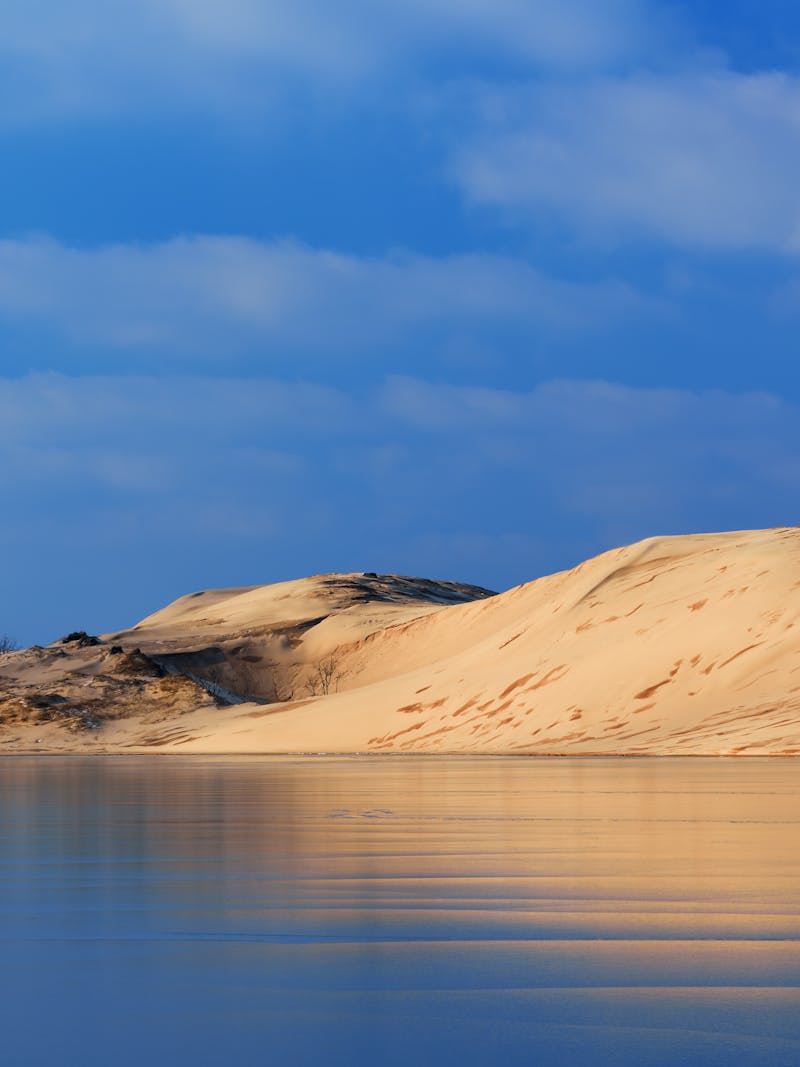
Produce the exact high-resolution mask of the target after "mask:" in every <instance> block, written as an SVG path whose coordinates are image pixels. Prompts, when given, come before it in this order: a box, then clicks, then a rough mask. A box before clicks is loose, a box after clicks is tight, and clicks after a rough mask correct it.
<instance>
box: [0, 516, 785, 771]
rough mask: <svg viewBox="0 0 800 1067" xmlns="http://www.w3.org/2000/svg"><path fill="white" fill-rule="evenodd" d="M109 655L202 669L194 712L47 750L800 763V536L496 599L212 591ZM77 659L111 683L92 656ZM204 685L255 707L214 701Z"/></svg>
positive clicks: (321, 587)
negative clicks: (324, 673)
mask: <svg viewBox="0 0 800 1067" xmlns="http://www.w3.org/2000/svg"><path fill="white" fill-rule="evenodd" d="M325 583H327V584H325ZM110 640H112V638H106V639H105V640H104V644H103V646H101V647H105V645H106V644H107V642H108V641H110ZM113 640H114V641H116V642H118V644H119V646H120V647H122V648H124V649H126V650H131V649H132V648H133V647H134V646H136V647H138V648H141V650H142V653H143V654H144V656H145V658H146V661H147V662H149V663H151V664H155V667H156V668H159V669H161V670H167V671H178V672H183V673H184V674H186V673H188V674H190V675H191V676H192V677H191V678H189V679H188V680H187V679H186V678H181V682H182V683H184V682H186V683H187V684H191V685H194V686H195V687H196V688H197V690H198V693H199V694H200V695H199V696H198V698H197V704H196V705H195V706H194V707H192V708H183V710H182V711H181V713H180V714H179V715H178V714H173V715H169V716H165V717H163V718H161V719H158V716H157V714H156V719H157V720H158V721H153V715H151V718H150V721H149V722H147V723H145V722H143V721H142V719H141V717H139V718H137V716H136V715H135V714H133V715H127V714H126V715H124V716H119V717H118V718H115V719H114V720H113V721H107V722H106V721H104V722H103V723H102V725H101V727H100V728H97V729H94V730H92V731H91V736H87V731H85V730H80V729H75V730H71V731H65V730H63V729H62V730H60V731H59V730H57V729H56V727H54V726H53V725H52V724H46V725H47V729H46V733H47V741H46V743H48V744H49V745H50V746H55V747H59V748H60V747H74V748H81V747H82V748H92V749H122V748H125V749H126V750H128V751H131V750H137V749H139V748H147V749H148V750H150V751H153V750H154V749H160V750H170V751H185V752H191V751H194V752H381V753H387V752H393V753H404V752H412V753H413V752H440V753H448V752H450V753H458V752H463V753H478V752H485V753H497V754H499V753H514V754H532V755H560V754H570V755H580V754H585V755H600V754H615V755H618V754H627V755H658V754H662V755H666V754H669V755H684V754H685V755H716V754H723V755H760V754H763V755H767V754H783V755H789V754H800V529H797V528H782V529H775V530H763V531H745V532H734V533H724V534H700V535H690V536H684V537H658V538H651V539H649V540H646V541H642V542H640V543H638V544H635V545H630V546H627V547H624V548H620V549H616V550H614V551H611V552H606V553H604V554H603V555H601V556H597V557H596V558H594V559H590V560H588V561H586V562H585V563H582V564H581V565H580V566H578V567H576V568H574V569H573V570H570V571H565V572H562V573H560V574H556V575H551V576H548V577H545V578H541V579H538V580H536V581H533V582H529V583H527V584H525V585H522V586H518V587H516V588H514V589H511V590H509V591H508V592H506V593H501V594H497V595H491V594H490V593H489V592H488V591H487V590H480V589H478V588H476V587H468V586H457V585H453V584H449V583H431V582H424V581H423V580H421V579H401V578H398V577H396V576H377V575H346V576H321V577H318V578H316V579H305V580H303V581H301V582H298V583H284V584H283V585H280V586H262V587H253V588H252V589H247V590H233V591H231V590H217V591H214V592H211V593H204V594H195V595H194V596H192V597H184V598H182V599H181V600H179V601H176V602H175V604H173V605H170V606H169V607H167V608H166V609H164V610H163V611H161V612H157V613H156V614H155V615H153V616H150V617H149V618H148V619H146V620H144V621H143V622H142V623H140V624H139V625H138V626H137V627H135V628H134V629H133V630H131V631H126V632H124V633H122V634H117V635H114V636H113ZM82 654H83V656H84V658H85V659H86V660H87V663H88V661H89V660H90V659H91V658H92V657H93V662H94V663H95V668H94V669H95V670H96V674H95V676H96V675H97V674H99V675H102V674H103V671H102V670H101V669H97V666H96V665H97V662H98V660H99V659H102V655H101V654H100V653H99V652H98V649H97V648H93V649H84V650H82ZM126 654H129V653H126ZM25 655H29V653H15V654H12V655H11V656H7V657H5V662H3V661H0V677H2V676H5V677H6V678H11V673H10V671H11V669H12V667H13V664H14V663H15V662H19V664H20V666H19V667H17V668H14V669H15V670H16V674H15V675H14V680H15V682H14V684H16V685H17V686H18V687H19V686H20V685H22V684H24V682H25V677H26V675H25V671H26V670H27V671H28V675H27V677H28V684H33V683H31V682H30V679H31V677H32V674H31V672H32V671H33V670H34V666H32V665H31V664H28V666H27V667H25V668H23V665H22V660H21V659H19V660H18V658H19V657H24V656H25ZM75 655H77V653H75ZM326 662H329V663H330V665H331V667H332V674H331V677H330V679H329V681H328V684H327V686H326V685H324V683H323V681H321V680H320V677H318V672H319V670H320V665H322V664H325V663H326ZM37 669H38V670H40V671H42V670H44V669H45V667H43V666H41V665H40V666H39V668H37ZM46 669H48V670H50V671H51V675H50V676H49V677H50V681H51V683H52V684H56V681H57V680H56V681H54V675H52V670H53V666H52V663H51V664H50V665H49V666H48V667H47V668H46ZM237 672H238V673H237ZM259 672H260V673H259ZM172 677H173V678H174V677H175V676H174V675H173V676H172ZM246 677H249V678H250V679H251V683H252V686H253V687H254V688H255V687H257V686H256V682H257V683H258V685H260V686H261V689H262V691H260V692H258V693H255V694H249V693H248V692H246V691H245V690H246V686H243V684H242V680H243V679H244V678H246ZM253 679H256V681H253ZM165 681H166V680H165V679H164V678H162V679H160V681H159V684H162V685H163V684H165ZM201 681H202V682H204V683H205V688H203V686H202V685H201V684H200V682H201ZM209 683H213V684H216V685H218V686H219V687H220V693H221V694H222V698H224V697H225V696H226V694H227V696H228V697H230V699H242V697H247V696H249V695H256V696H257V698H258V702H252V701H251V702H245V703H241V704H238V705H228V706H220V703H219V699H218V700H217V701H214V700H212V697H214V696H215V694H214V691H213V684H212V685H211V686H210V687H209ZM38 684H39V687H40V688H41V687H42V685H43V684H44V683H43V682H41V681H40V682H39V683H38ZM48 684H50V683H48ZM172 684H176V683H175V682H173V683H172ZM270 687H271V688H270ZM282 687H284V688H285V691H282ZM209 688H210V690H211V691H209ZM217 696H218V697H219V694H217ZM173 699H174V694H173ZM189 703H190V704H191V700H190V701H189ZM156 704H157V701H156ZM0 711H2V705H1V704H0ZM33 729H34V727H31V726H30V725H29V724H25V723H23V722H19V723H18V724H17V725H15V726H14V727H13V729H12V732H14V731H15V733H14V739H12V738H11V737H9V736H7V737H5V738H2V741H3V748H4V749H5V750H6V751H7V750H9V748H12V749H13V748H17V747H31V736H30V735H31V731H32V730H33ZM38 729H40V730H41V729H42V727H41V726H39V727H38ZM4 733H6V734H9V727H8V726H6V728H5V730H4Z"/></svg>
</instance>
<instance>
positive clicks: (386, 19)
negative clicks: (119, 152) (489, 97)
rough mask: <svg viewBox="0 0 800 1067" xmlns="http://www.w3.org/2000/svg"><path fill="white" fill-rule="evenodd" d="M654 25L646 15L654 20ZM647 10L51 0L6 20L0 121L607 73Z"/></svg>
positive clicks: (258, 107) (581, 0) (627, 6)
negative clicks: (457, 79)
mask: <svg viewBox="0 0 800 1067" xmlns="http://www.w3.org/2000/svg"><path fill="white" fill-rule="evenodd" d="M648 15H649V16H650V17H649V18H648ZM652 18H653V13H652V5H651V4H649V3H647V2H646V0H605V3H603V4H602V5H600V4H597V3H596V2H594V0H560V2H559V3H558V4H553V3H550V2H548V0H496V2H495V3H493V4H492V5H487V4H485V3H480V2H478V0H425V2H423V0H379V2H376V0H340V2H338V3H336V4H331V3H328V2H325V0H117V2H115V3H108V2H104V0H73V2H72V3H70V4H69V5H65V4H63V3H59V2H57V0H42V2H40V3H20V2H11V3H6V4H4V5H3V6H2V10H0V86H2V88H3V90H4V91H3V95H2V99H3V101H4V103H3V105H2V106H0V120H4V121H6V122H12V123H13V122H17V123H18V122H24V121H28V120H30V119H36V118H51V117H81V116H85V115H89V116H93V115H119V114H134V115H135V114H142V113H151V112H152V111H153V110H154V109H155V108H157V109H158V111H159V113H160V114H162V115H163V114H164V113H165V112H175V111H181V110H185V109H186V108H187V107H188V108H198V107H199V108H201V109H202V110H205V111H208V110H211V111H217V112H220V113H223V114H230V113H231V112H233V113H237V112H241V111H242V110H245V111H253V110H255V111H257V112H258V111H263V110H271V109H272V107H273V105H274V103H275V101H276V99H280V100H282V101H284V102H285V99H286V94H287V92H289V93H290V92H291V91H292V90H294V91H295V92H296V91H297V89H298V87H302V88H303V89H304V90H310V91H311V92H316V91H317V90H319V89H324V90H326V91H330V90H331V88H335V87H337V86H339V87H347V86H352V85H354V84H363V81H364V79H365V78H366V79H369V80H371V81H372V82H376V81H377V82H381V81H386V80H387V79H388V80H390V81H391V80H392V79H393V77H394V74H395V73H396V72H397V71H398V70H403V71H405V76H406V77H408V75H409V73H411V74H413V73H414V72H422V71H424V70H425V68H426V67H427V66H429V65H430V64H434V65H435V64H437V63H441V62H444V63H445V65H446V67H447V69H448V70H449V71H450V72H451V73H459V72H460V73H462V74H463V73H467V72H469V71H470V70H473V69H474V68H475V67H476V65H477V66H478V67H480V65H481V62H482V61H486V60H489V61H494V62H496V61H497V60H498V59H500V60H506V61H509V60H511V61H513V60H518V61H520V62H523V63H526V64H529V65H530V64H534V65H539V66H542V67H544V68H548V69H553V68H568V69H585V68H595V69H596V68H597V67H604V66H606V65H608V64H609V63H616V62H619V61H621V60H625V59H629V58H630V57H631V56H632V55H635V54H637V53H638V52H639V51H640V49H641V48H642V47H643V43H644V42H646V41H648V40H652V38H653V36H654V35H653V32H652V29H651V23H652Z"/></svg>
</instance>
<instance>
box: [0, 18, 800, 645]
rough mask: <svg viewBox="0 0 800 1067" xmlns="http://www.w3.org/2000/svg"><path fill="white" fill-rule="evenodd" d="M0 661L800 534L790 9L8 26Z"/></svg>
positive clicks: (798, 281)
mask: <svg viewBox="0 0 800 1067" xmlns="http://www.w3.org/2000/svg"><path fill="white" fill-rule="evenodd" d="M0 159H2V165H1V166H0V508H2V521H1V522H0V551H2V566H0V633H3V632H6V633H8V634H9V635H11V636H12V637H14V638H15V639H16V640H18V641H19V642H21V643H24V644H30V643H33V642H39V643H45V642H48V641H51V640H53V639H55V638H57V637H58V636H60V635H61V634H63V633H65V632H67V631H70V630H74V629H86V630H88V631H90V632H105V631H111V630H115V629H118V628H121V627H122V626H126V625H131V624H133V623H134V622H135V621H137V620H138V619H139V618H141V617H143V616H145V615H147V614H149V613H150V612H152V611H154V610H156V609H157V608H159V607H160V606H162V605H163V604H165V603H167V602H168V601H170V600H172V599H173V598H175V597H177V596H180V595H182V594H184V593H188V592H192V591H195V590H198V589H205V588H211V587H221V586H240V585H253V584H259V583H262V582H270V581H279V580H285V579H289V578H295V577H300V576H304V575H307V574H313V573H320V572H329V571H362V570H373V571H379V572H399V573H404V574H413V575H423V576H427V577H433V578H443V579H454V580H463V581H469V582H475V583H478V584H481V585H485V586H488V587H490V588H494V589H504V588H508V587H510V586H512V585H516V584H519V583H521V582H524V581H528V580H530V579H533V578H536V577H538V576H540V575H542V574H546V573H550V572H552V571H555V570H560V569H563V568H565V567H570V566H573V565H574V564H576V563H578V562H580V560H582V559H584V558H586V557H588V556H591V555H594V554H596V553H598V552H601V551H604V550H606V549H608V548H612V547H615V546H617V545H620V544H625V543H629V542H631V541H635V540H637V539H640V538H643V537H650V536H654V535H659V534H675V533H686V532H702V531H714V530H724V529H744V528H760V527H769V526H782V525H794V524H796V523H797V522H798V517H797V516H798V508H797V502H798V499H800V495H799V492H798V491H800V418H799V417H798V416H800V360H798V344H797V338H798V336H800V333H799V331H800V7H799V6H798V5H797V4H796V2H795V0H728V2H727V3H726V4H724V5H722V4H720V3H719V2H718V0H694V2H689V0H686V2H682V3H681V2H666V0H558V3H555V2H553V0H494V2H493V3H491V4H488V3H486V2H485V0H424V2H423V0H338V2H337V3H336V4H331V3H330V2H329V0H114V2H110V0H73V2H72V3H71V4H69V5H66V4H63V3H61V2H56V0H6V2H5V3H4V4H3V5H2V8H0Z"/></svg>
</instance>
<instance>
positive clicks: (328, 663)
mask: <svg viewBox="0 0 800 1067" xmlns="http://www.w3.org/2000/svg"><path fill="white" fill-rule="evenodd" d="M345 673H346V672H345V671H344V670H343V669H342V666H341V661H340V659H339V657H338V656H337V655H336V653H335V652H331V653H330V654H329V655H327V656H325V657H324V659H321V660H320V661H319V663H317V665H316V666H315V667H314V670H313V671H312V673H311V677H310V678H309V679H308V680H307V681H306V689H307V690H308V692H309V693H310V694H311V696H319V695H320V694H321V695H322V696H327V695H328V693H330V692H334V693H336V692H338V691H339V682H340V681H341V680H342V678H344V676H345Z"/></svg>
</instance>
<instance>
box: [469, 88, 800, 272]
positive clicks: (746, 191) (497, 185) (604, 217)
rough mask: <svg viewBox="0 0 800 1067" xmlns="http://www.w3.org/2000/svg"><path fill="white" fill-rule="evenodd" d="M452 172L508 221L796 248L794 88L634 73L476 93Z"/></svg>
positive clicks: (799, 109) (606, 235) (799, 186)
mask: <svg viewBox="0 0 800 1067" xmlns="http://www.w3.org/2000/svg"><path fill="white" fill-rule="evenodd" d="M480 112H481V117H480V132H477V133H475V134H474V135H470V136H468V137H467V139H466V141H465V144H464V146H463V149H462V150H461V152H460V154H459V155H458V157H457V159H456V161H455V163H454V171H453V172H454V175H455V177H456V180H457V182H458V183H459V184H460V186H461V188H462V189H463V190H464V192H465V193H466V195H467V196H468V197H469V198H470V200H471V201H473V202H474V203H476V204H485V205H491V206H493V207H497V208H501V209H503V210H504V211H506V212H508V213H509V217H512V218H514V219H515V220H517V221H519V220H523V221H525V220H527V221H529V222H533V221H537V220H539V221H540V220H541V219H542V218H545V217H547V216H548V215H552V214H553V213H555V215H556V216H557V217H559V218H560V219H561V220H562V221H563V222H564V224H565V225H566V226H567V227H569V228H570V229H571V230H573V231H575V232H577V233H578V234H580V235H582V236H589V237H591V238H598V237H599V238H600V239H602V240H611V241H625V240H637V239H653V238H655V239H656V240H658V241H660V242H663V243H664V244H667V245H672V246H678V247H686V248H693V249H710V250H716V249H721V250H726V251H729V250H739V249H741V250H753V249H755V250H757V249H766V250H770V251H778V252H796V251H797V250H798V247H800V79H798V78H795V77H791V76H788V75H785V74H778V73H769V74H753V75H741V74H736V73H733V72H729V71H719V72H708V71H706V72H702V71H701V72H697V71H690V72H678V73H673V74H664V75H658V74H641V73H640V74H635V75H631V76H628V77H616V78H615V77H611V78H599V79H588V80H586V81H582V82H579V83H575V84H559V85H558V86H553V85H551V86H540V85H534V86H528V87H523V88H517V89H513V90H508V91H503V90H499V91H493V90H490V89H487V90H486V92H485V94H484V95H483V97H482V98H481V101H480Z"/></svg>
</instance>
